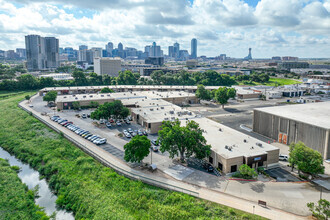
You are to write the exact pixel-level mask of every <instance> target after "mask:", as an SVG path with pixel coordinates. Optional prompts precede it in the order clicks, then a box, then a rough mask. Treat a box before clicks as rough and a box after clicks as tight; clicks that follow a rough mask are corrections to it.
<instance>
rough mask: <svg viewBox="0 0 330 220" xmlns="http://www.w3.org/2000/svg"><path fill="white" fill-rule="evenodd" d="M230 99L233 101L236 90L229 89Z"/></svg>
mask: <svg viewBox="0 0 330 220" xmlns="http://www.w3.org/2000/svg"><path fill="white" fill-rule="evenodd" d="M227 93H228V97H229V98H231V99H234V98H235V96H236V89H234V88H228V92H227Z"/></svg>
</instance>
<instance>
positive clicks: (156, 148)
mask: <svg viewBox="0 0 330 220" xmlns="http://www.w3.org/2000/svg"><path fill="white" fill-rule="evenodd" d="M151 149H152V150H153V151H154V152H158V149H159V147H158V146H151Z"/></svg>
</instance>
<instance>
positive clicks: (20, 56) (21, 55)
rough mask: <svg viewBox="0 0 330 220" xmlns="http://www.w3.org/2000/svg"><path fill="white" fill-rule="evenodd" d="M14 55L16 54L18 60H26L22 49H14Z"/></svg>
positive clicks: (24, 51)
mask: <svg viewBox="0 0 330 220" xmlns="http://www.w3.org/2000/svg"><path fill="white" fill-rule="evenodd" d="M16 53H17V54H18V57H19V58H22V59H25V58H26V49H24V48H16Z"/></svg>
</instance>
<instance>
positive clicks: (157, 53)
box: [149, 42, 163, 57]
mask: <svg viewBox="0 0 330 220" xmlns="http://www.w3.org/2000/svg"><path fill="white" fill-rule="evenodd" d="M162 56H163V51H162V50H161V47H160V46H157V44H156V42H153V43H152V45H151V46H150V51H149V57H162Z"/></svg>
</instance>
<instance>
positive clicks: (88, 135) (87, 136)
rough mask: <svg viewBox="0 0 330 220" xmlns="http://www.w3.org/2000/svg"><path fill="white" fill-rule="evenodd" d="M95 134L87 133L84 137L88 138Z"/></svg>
mask: <svg viewBox="0 0 330 220" xmlns="http://www.w3.org/2000/svg"><path fill="white" fill-rule="evenodd" d="M91 136H93V134H87V135H86V136H85V137H84V138H85V139H87V138H89V137H91Z"/></svg>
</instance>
